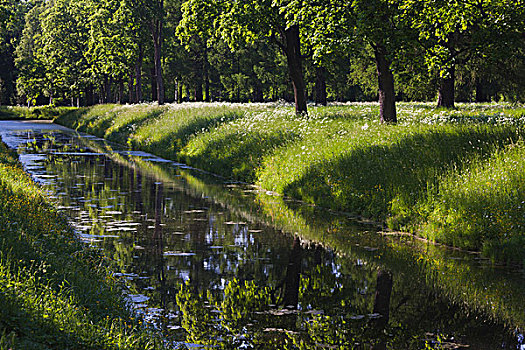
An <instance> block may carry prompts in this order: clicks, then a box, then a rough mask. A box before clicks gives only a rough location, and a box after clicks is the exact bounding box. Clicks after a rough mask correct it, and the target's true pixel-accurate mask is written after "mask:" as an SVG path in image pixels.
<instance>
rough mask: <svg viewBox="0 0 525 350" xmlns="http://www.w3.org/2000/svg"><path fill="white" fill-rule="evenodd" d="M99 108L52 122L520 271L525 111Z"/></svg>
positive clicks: (524, 211) (499, 108)
mask: <svg viewBox="0 0 525 350" xmlns="http://www.w3.org/2000/svg"><path fill="white" fill-rule="evenodd" d="M398 108H399V120H400V122H399V123H398V125H381V124H380V123H379V122H378V117H377V115H378V106H377V104H351V105H343V106H331V107H319V108H311V109H310V115H309V117H308V118H307V117H301V116H296V115H295V114H294V113H293V110H292V109H291V108H287V107H275V106H271V105H257V104H249V105H241V104H183V105H168V106H163V107H158V106H155V105H137V106H116V105H103V106H96V107H92V108H88V109H79V110H76V111H72V112H70V113H67V114H64V115H62V116H61V117H60V118H58V119H57V122H58V123H60V124H63V125H66V126H69V127H72V128H74V129H77V130H79V131H84V132H88V133H91V134H95V135H98V136H100V137H105V138H107V139H109V140H112V141H116V142H120V143H127V144H128V145H130V146H131V147H133V148H135V149H140V150H144V151H147V152H151V153H154V154H157V155H160V156H162V157H166V158H170V159H173V160H177V161H182V162H185V163H187V164H190V165H192V166H195V167H198V168H202V169H205V170H208V171H211V172H214V173H218V174H220V175H223V176H226V177H230V178H234V179H237V180H242V181H246V182H252V183H256V184H257V185H259V186H261V187H263V188H265V189H267V190H271V191H274V192H277V193H280V194H284V195H288V196H292V197H295V198H298V199H301V200H304V201H306V202H309V203H314V204H317V205H320V206H324V207H328V208H331V209H334V210H341V211H346V212H350V213H354V214H357V215H362V216H364V217H367V218H371V219H374V220H378V221H382V222H387V223H388V225H389V226H390V227H391V228H392V229H396V230H397V229H400V230H407V231H411V232H415V233H417V234H419V235H420V236H423V237H426V238H428V239H430V240H434V241H437V242H442V243H445V244H449V245H454V246H457V247H461V248H467V249H476V250H483V251H484V252H485V253H486V254H487V255H488V256H492V257H494V258H495V259H497V260H506V259H507V260H513V261H522V260H523V259H524V257H525V251H524V249H523V248H522V247H523V243H525V209H524V205H525V165H524V162H523V161H522V160H523V159H524V158H525V144H524V141H523V137H524V135H525V128H524V125H525V124H524V121H525V108H523V107H521V106H520V107H515V106H514V107H513V106H510V105H493V104H492V105H491V104H488V105H471V104H465V105H460V107H459V108H458V109H457V110H450V111H448V110H436V109H434V108H433V107H432V106H431V105H429V104H399V107H398Z"/></svg>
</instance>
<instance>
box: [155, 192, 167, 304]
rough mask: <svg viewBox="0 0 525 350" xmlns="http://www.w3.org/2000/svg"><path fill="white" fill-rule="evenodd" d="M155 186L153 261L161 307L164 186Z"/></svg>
mask: <svg viewBox="0 0 525 350" xmlns="http://www.w3.org/2000/svg"><path fill="white" fill-rule="evenodd" d="M154 186H155V231H154V233H153V244H154V248H153V249H154V250H153V253H154V261H155V265H156V266H155V267H156V271H155V272H156V274H157V279H158V280H159V283H160V296H161V300H162V307H165V306H166V277H165V275H164V258H163V254H164V237H163V235H162V226H161V223H162V212H163V198H162V197H163V194H164V188H163V185H162V184H158V185H154Z"/></svg>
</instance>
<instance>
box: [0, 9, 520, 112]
mask: <svg viewBox="0 0 525 350" xmlns="http://www.w3.org/2000/svg"><path fill="white" fill-rule="evenodd" d="M0 24H1V25H0V52H1V56H0V57H1V58H0V102H1V103H4V104H5V103H24V104H26V103H27V104H28V105H34V104H45V103H50V104H59V103H62V104H64V103H71V104H77V105H78V104H85V105H90V104H94V103H107V102H120V103H123V102H130V103H136V102H140V101H144V100H156V101H158V103H159V104H163V103H164V102H165V101H166V100H170V101H171V100H176V101H182V100H196V101H203V100H205V101H210V100H228V101H264V100H276V99H285V100H294V101H295V106H296V111H297V113H306V112H307V101H308V100H309V99H310V100H315V101H316V102H317V103H319V104H325V103H326V101H327V99H331V100H367V99H374V98H377V96H379V101H380V106H381V118H382V120H383V121H385V122H395V121H396V109H395V101H396V98H397V99H417V100H428V99H432V98H435V96H436V91H438V93H437V95H438V105H439V106H442V107H454V102H455V100H456V99H457V98H459V99H461V100H472V99H475V100H476V101H487V100H490V99H500V98H505V99H511V100H520V99H523V97H524V95H525V5H524V4H523V1H522V0H425V1H416V0H354V1H342V0H301V1H299V0H244V1H237V0H211V1H209V0H187V1H185V2H183V1H182V0H109V1H101V0H75V1H73V0H27V1H20V0H4V1H2V3H1V4H0ZM290 82H291V84H290ZM166 93H168V95H166ZM166 96H168V97H166Z"/></svg>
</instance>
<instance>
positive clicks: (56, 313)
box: [0, 140, 165, 350]
mask: <svg viewBox="0 0 525 350" xmlns="http://www.w3.org/2000/svg"><path fill="white" fill-rule="evenodd" d="M0 213H1V214H0V305H1V307H0V349H66V348H67V349H152V350H153V349H164V348H165V345H164V344H163V341H162V339H161V337H160V335H158V334H157V333H156V332H154V331H153V330H151V329H147V328H145V327H144V325H143V324H142V321H141V319H140V318H138V317H137V316H136V315H134V314H133V312H132V311H131V310H130V308H129V307H128V306H127V304H126V301H125V299H124V298H123V294H122V285H121V284H120V282H118V281H116V280H115V279H114V278H113V277H112V275H111V273H110V269H109V267H110V262H109V261H108V260H105V259H104V258H103V257H102V256H101V255H100V254H99V253H97V252H96V251H95V250H93V249H91V248H89V247H87V246H86V245H85V244H83V243H81V242H80V241H79V240H78V239H77V238H76V236H75V232H74V231H73V229H72V228H71V227H70V225H69V224H68V221H67V219H66V218H65V217H64V216H63V215H62V214H60V213H59V212H58V211H57V210H56V208H54V207H53V205H52V203H51V202H50V201H49V199H48V198H47V197H46V195H45V194H44V193H43V192H42V190H41V188H40V187H39V186H38V185H37V184H35V183H34V182H33V181H32V179H31V178H30V176H29V175H28V174H27V173H25V172H24V170H23V169H22V167H21V164H20V163H19V161H18V159H17V158H16V153H14V152H13V151H12V150H9V149H8V148H7V147H6V145H5V144H4V143H3V142H1V140H0Z"/></svg>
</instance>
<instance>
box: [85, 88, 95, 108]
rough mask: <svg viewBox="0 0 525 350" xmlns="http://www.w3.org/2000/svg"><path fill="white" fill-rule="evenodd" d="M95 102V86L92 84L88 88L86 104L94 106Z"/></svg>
mask: <svg viewBox="0 0 525 350" xmlns="http://www.w3.org/2000/svg"><path fill="white" fill-rule="evenodd" d="M94 103H95V101H94V96H93V86H92V85H90V86H88V88H87V89H86V103H85V104H86V106H93V104H94Z"/></svg>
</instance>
